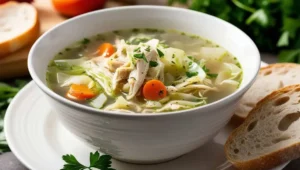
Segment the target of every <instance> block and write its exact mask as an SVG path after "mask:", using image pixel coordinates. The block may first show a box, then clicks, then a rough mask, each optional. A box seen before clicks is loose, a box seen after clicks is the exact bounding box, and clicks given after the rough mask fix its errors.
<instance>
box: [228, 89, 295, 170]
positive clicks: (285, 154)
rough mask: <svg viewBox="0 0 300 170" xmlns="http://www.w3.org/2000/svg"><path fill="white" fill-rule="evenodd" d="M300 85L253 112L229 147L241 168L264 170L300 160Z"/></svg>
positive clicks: (275, 94)
mask: <svg viewBox="0 0 300 170" xmlns="http://www.w3.org/2000/svg"><path fill="white" fill-rule="evenodd" d="M299 118H300V85H292V86H287V87H284V88H281V89H279V90H277V91H274V92H273V93H271V94H269V95H268V96H266V97H265V98H264V99H262V100H261V101H259V102H258V104H257V105H256V107H255V108H253V109H252V110H251V112H250V113H249V116H248V117H247V118H246V120H245V122H244V123H243V124H242V125H241V126H239V127H238V128H237V129H235V130H234V131H233V132H232V133H231V135H230V136H229V138H228V140H227V141H226V144H225V154H226V157H227V159H228V160H229V162H231V163H232V164H233V165H234V166H235V167H237V168H238V169H243V170H254V169H255V170H263V169H270V168H272V167H275V166H277V165H280V164H282V163H284V162H286V161H288V160H292V159H296V158H298V157H300V120H299Z"/></svg>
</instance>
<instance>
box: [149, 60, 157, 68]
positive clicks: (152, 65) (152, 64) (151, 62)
mask: <svg viewBox="0 0 300 170" xmlns="http://www.w3.org/2000/svg"><path fill="white" fill-rule="evenodd" d="M156 66H158V63H157V62H156V61H150V67H156Z"/></svg>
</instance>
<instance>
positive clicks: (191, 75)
mask: <svg viewBox="0 0 300 170" xmlns="http://www.w3.org/2000/svg"><path fill="white" fill-rule="evenodd" d="M185 74H186V76H187V77H193V76H197V75H198V72H186V73H185Z"/></svg>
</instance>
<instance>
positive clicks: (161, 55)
mask: <svg viewBox="0 0 300 170" xmlns="http://www.w3.org/2000/svg"><path fill="white" fill-rule="evenodd" d="M157 53H158V55H159V57H160V58H162V57H163V56H164V55H165V54H164V53H163V52H161V51H160V50H159V49H158V48H157Z"/></svg>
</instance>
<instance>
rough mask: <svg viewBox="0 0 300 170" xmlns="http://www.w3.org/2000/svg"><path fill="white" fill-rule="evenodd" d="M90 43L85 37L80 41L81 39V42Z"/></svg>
mask: <svg viewBox="0 0 300 170" xmlns="http://www.w3.org/2000/svg"><path fill="white" fill-rule="evenodd" d="M88 43H90V40H89V39H87V38H84V39H83V40H82V41H81V44H88Z"/></svg>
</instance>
